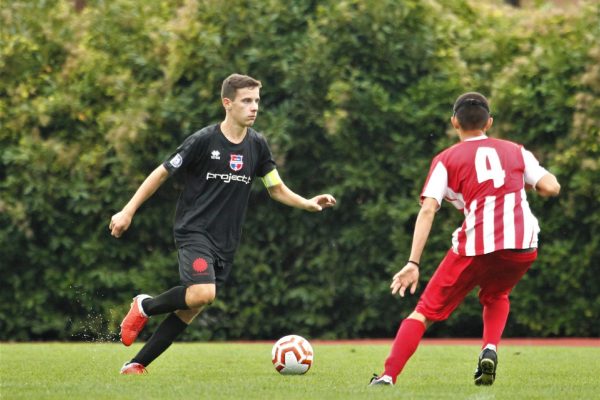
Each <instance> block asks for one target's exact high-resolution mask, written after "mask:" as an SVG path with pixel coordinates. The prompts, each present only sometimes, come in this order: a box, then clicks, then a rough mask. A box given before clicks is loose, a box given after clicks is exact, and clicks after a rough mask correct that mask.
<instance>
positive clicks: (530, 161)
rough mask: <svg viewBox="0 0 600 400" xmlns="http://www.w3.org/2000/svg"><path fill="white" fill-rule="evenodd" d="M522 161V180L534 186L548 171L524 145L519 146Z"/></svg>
mask: <svg viewBox="0 0 600 400" xmlns="http://www.w3.org/2000/svg"><path fill="white" fill-rule="evenodd" d="M521 153H522V154H523V161H524V162H525V172H524V176H523V178H524V180H525V183H527V184H529V185H531V186H533V187H535V185H536V184H537V183H538V181H539V180H540V179H542V177H543V176H544V175H546V174H547V173H548V170H546V168H544V167H542V166H541V165H540V163H539V161H538V160H537V159H536V158H535V156H534V155H533V154H532V153H531V152H530V151H528V150H525V148H524V147H521Z"/></svg>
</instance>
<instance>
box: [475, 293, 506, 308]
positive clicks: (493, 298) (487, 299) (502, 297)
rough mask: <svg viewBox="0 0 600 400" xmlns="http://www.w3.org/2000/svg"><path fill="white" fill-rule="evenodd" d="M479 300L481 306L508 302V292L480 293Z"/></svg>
mask: <svg viewBox="0 0 600 400" xmlns="http://www.w3.org/2000/svg"><path fill="white" fill-rule="evenodd" d="M479 302H480V303H481V304H482V305H483V306H490V305H492V304H497V303H504V302H508V294H507V293H495V294H481V295H480V296H479Z"/></svg>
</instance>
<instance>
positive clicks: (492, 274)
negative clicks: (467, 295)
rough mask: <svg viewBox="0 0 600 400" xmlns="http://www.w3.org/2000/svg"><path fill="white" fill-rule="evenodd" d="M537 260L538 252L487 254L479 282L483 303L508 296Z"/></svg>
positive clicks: (497, 252) (480, 296) (509, 251)
mask: <svg viewBox="0 0 600 400" xmlns="http://www.w3.org/2000/svg"><path fill="white" fill-rule="evenodd" d="M536 258H537V251H536V250H533V251H531V252H527V253H523V252H515V251H512V250H500V251H496V252H494V253H490V254H487V255H486V261H485V263H484V265H483V268H484V270H483V271H482V273H481V275H480V278H479V282H478V284H479V286H480V287H481V290H480V291H479V298H480V300H481V302H482V303H483V304H485V302H486V301H487V300H490V299H494V298H498V297H506V296H508V294H509V293H510V292H511V291H512V289H513V288H514V287H515V286H516V285H517V283H519V281H520V280H521V278H522V277H523V275H525V273H526V272H527V271H528V270H529V268H530V267H531V265H532V264H533V262H534V261H535V259H536Z"/></svg>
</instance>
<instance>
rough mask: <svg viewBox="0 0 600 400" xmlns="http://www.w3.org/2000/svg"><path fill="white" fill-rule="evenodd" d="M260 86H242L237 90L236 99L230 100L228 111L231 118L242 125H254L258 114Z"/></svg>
mask: <svg viewBox="0 0 600 400" xmlns="http://www.w3.org/2000/svg"><path fill="white" fill-rule="evenodd" d="M259 92H260V88H257V87H255V88H242V89H238V90H236V93H235V99H233V100H230V101H229V108H228V112H229V115H230V116H231V118H233V120H234V121H235V122H237V123H238V124H239V125H241V126H252V125H253V124H254V121H255V120H256V116H257V115H258V103H259V101H260V93H259Z"/></svg>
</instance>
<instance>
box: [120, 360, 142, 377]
mask: <svg viewBox="0 0 600 400" xmlns="http://www.w3.org/2000/svg"><path fill="white" fill-rule="evenodd" d="M147 373H148V371H146V367H144V366H143V365H142V364H140V363H135V362H126V363H125V364H123V367H121V372H120V374H121V375H143V374H147Z"/></svg>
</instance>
